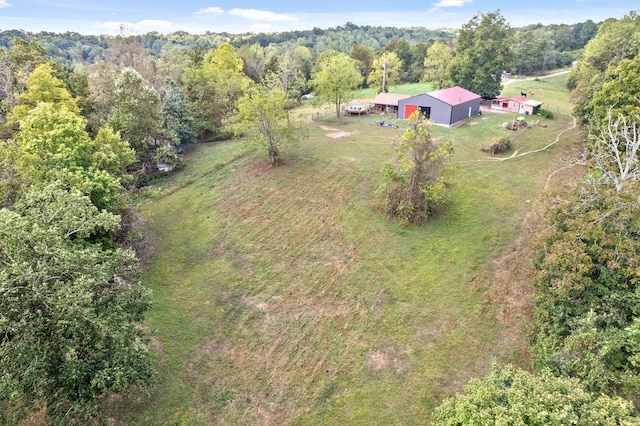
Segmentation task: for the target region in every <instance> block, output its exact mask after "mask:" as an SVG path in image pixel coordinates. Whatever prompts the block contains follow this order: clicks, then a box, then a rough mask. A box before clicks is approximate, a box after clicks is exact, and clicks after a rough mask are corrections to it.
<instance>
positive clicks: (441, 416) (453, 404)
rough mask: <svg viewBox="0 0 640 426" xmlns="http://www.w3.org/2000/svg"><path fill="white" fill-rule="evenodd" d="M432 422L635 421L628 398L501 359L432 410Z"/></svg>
mask: <svg viewBox="0 0 640 426" xmlns="http://www.w3.org/2000/svg"><path fill="white" fill-rule="evenodd" d="M435 424H436V425H443V426H444V425H452V426H453V425H499V424H504V425H539V426H543V425H571V424H583V425H598V424H600V425H604V424H611V425H614V424H615V425H621V424H624V425H637V424H638V418H636V417H634V416H633V404H632V403H631V402H630V401H626V400H624V399H621V398H618V397H608V396H605V395H600V394H597V393H596V394H593V393H590V392H588V391H587V390H585V389H584V387H583V386H582V385H581V384H580V382H579V381H578V380H576V379H570V378H559V377H554V376H553V375H552V374H551V373H550V372H549V371H548V370H544V371H541V372H540V373H538V374H531V373H528V372H526V371H522V370H518V369H515V368H514V367H512V366H510V365H507V366H504V367H500V366H494V367H493V369H492V371H491V372H490V373H489V374H488V375H486V376H485V377H482V378H479V379H471V380H470V381H469V383H468V384H467V386H466V387H465V389H464V391H463V393H462V394H460V395H458V396H456V397H454V398H448V399H446V400H445V401H444V402H443V403H442V404H441V405H440V406H439V407H437V408H436V410H435Z"/></svg>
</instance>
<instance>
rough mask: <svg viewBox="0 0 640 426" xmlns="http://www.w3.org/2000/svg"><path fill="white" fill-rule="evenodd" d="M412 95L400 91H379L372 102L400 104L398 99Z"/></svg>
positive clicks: (377, 103)
mask: <svg viewBox="0 0 640 426" xmlns="http://www.w3.org/2000/svg"><path fill="white" fill-rule="evenodd" d="M410 97H411V95H403V94H400V93H378V95H377V96H376V97H375V98H373V100H372V101H371V103H373V104H376V105H392V106H398V101H401V100H402V99H406V98H410Z"/></svg>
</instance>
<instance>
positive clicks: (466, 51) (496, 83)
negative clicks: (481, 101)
mask: <svg viewBox="0 0 640 426" xmlns="http://www.w3.org/2000/svg"><path fill="white" fill-rule="evenodd" d="M513 42H514V30H513V29H512V28H511V27H510V26H509V24H508V23H507V21H506V20H505V19H504V17H503V16H502V14H501V13H500V11H495V12H491V13H487V14H482V13H481V14H478V15H475V16H474V17H473V18H472V19H471V20H470V21H469V22H467V23H466V24H464V25H463V26H462V29H461V30H460V32H459V33H458V38H457V41H456V50H455V58H454V60H453V62H452V64H451V79H452V80H453V82H454V84H456V85H458V86H461V87H464V88H465V89H467V90H470V91H472V92H475V93H477V94H479V95H480V96H487V97H493V96H498V95H499V94H500V90H501V81H502V71H504V70H507V69H511V65H512V62H513V49H512V47H513Z"/></svg>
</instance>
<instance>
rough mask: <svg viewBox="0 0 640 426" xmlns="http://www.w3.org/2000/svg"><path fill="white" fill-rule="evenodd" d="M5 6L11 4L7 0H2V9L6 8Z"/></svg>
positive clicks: (0, 0) (0, 7)
mask: <svg viewBox="0 0 640 426" xmlns="http://www.w3.org/2000/svg"><path fill="white" fill-rule="evenodd" d="M5 7H11V5H10V4H9V3H7V1H6V0H0V9H4V8H5Z"/></svg>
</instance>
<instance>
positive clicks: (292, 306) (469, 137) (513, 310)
mask: <svg viewBox="0 0 640 426" xmlns="http://www.w3.org/2000/svg"><path fill="white" fill-rule="evenodd" d="M563 81H566V76H561V77H556V78H553V79H549V80H548V81H547V82H544V83H542V82H533V81H531V82H527V84H528V85H529V86H528V87H529V88H531V87H535V89H534V90H536V91H539V93H540V96H538V97H537V98H536V99H538V98H539V99H540V100H542V101H543V102H546V100H545V99H553V101H552V102H553V103H554V104H557V107H558V108H559V113H558V114H556V119H555V120H550V121H545V122H543V123H541V124H542V125H538V126H534V127H532V128H529V129H525V130H518V131H517V132H511V133H509V132H508V131H507V130H505V129H504V128H503V127H502V126H501V124H502V123H504V122H506V121H509V120H511V119H512V117H511V116H510V115H504V114H484V115H483V116H482V117H478V118H476V119H473V120H470V121H468V122H467V123H465V124H464V125H463V126H461V127H459V128H457V129H444V128H436V129H434V134H435V135H436V136H437V137H438V138H450V139H452V140H453V141H454V145H455V154H454V162H455V167H456V173H455V181H454V185H453V187H452V189H451V202H450V205H449V207H448V209H447V211H446V212H445V214H444V215H442V216H441V217H439V218H437V219H436V220H434V221H433V222H432V223H429V224H428V225H426V226H423V227H420V228H403V227H400V226H398V225H397V224H395V223H394V222H393V221H390V220H389V219H388V218H386V217H384V215H382V214H381V213H380V205H379V204H380V200H379V197H378V195H377V194H376V187H377V186H378V184H379V179H380V176H379V173H378V172H379V170H380V168H381V166H382V164H383V163H384V162H385V161H386V160H387V159H388V157H389V152H390V144H391V143H392V142H393V141H394V140H395V138H397V137H398V136H400V135H401V134H402V129H391V128H382V127H380V126H376V125H375V124H372V123H371V122H369V121H367V120H366V119H365V118H363V119H355V118H354V119H349V120H346V119H341V120H337V119H335V120H326V121H323V122H315V123H311V122H310V121H309V123H308V129H309V134H310V137H309V139H308V140H305V141H303V142H302V143H301V144H300V146H299V147H298V148H296V149H294V150H290V151H289V152H288V153H287V156H286V161H285V164H284V165H283V166H281V167H278V168H270V167H269V166H268V161H267V159H266V158H261V157H254V156H246V155H243V154H242V153H243V150H242V145H241V143H240V142H227V143H219V144H208V145H206V144H203V145H196V146H194V147H193V148H192V149H190V150H189V151H188V153H187V156H188V159H187V160H188V161H187V162H188V167H187V168H186V169H185V170H184V171H182V172H179V173H178V174H176V175H175V176H174V177H173V178H172V179H170V180H167V181H165V182H164V183H161V184H158V185H156V186H154V187H151V188H148V189H147V191H146V193H145V198H144V201H143V202H142V203H141V205H140V209H141V210H142V211H144V212H145V213H146V214H147V215H148V218H149V221H148V227H149V231H150V235H151V236H152V237H151V238H150V241H149V244H150V245H152V246H153V247H154V248H155V254H154V255H153V256H152V257H151V259H150V261H149V262H148V263H147V265H146V272H145V275H144V282H145V284H146V285H148V286H149V287H151V288H152V289H153V294H154V296H153V297H154V307H153V309H152V311H151V312H150V313H149V315H148V317H147V324H148V327H149V331H150V333H151V335H152V337H153V340H152V344H153V347H154V350H155V351H156V353H157V368H158V371H159V380H158V383H157V385H156V386H155V387H154V388H153V389H151V391H150V394H149V395H142V394H137V393H132V394H129V395H125V396H123V397H121V398H114V399H113V400H111V401H110V402H109V404H108V406H107V413H108V414H109V416H110V417H111V419H112V423H113V424H143V425H159V424H163V425H164V424H166V425H169V424H171V425H176V424H180V425H183V424H184V425H209V424H234V425H235V424H260V425H282V424H295V425H317V424H332V425H337V424H367V425H369V424H407V425H409V424H411V425H414V424H428V423H429V421H430V416H431V412H432V410H433V408H434V407H435V406H437V405H438V404H439V403H440V401H441V400H442V398H444V397H445V396H449V395H452V394H453V393H455V392H457V391H459V390H460V389H461V387H462V386H463V385H464V384H465V383H466V382H467V381H468V380H469V378H471V377H476V376H480V375H482V374H484V373H486V372H487V371H488V370H489V368H490V366H491V364H492V363H495V362H512V363H516V364H518V365H520V366H523V367H525V368H526V367H527V366H528V364H527V363H528V355H527V344H526V333H527V324H528V318H529V314H530V308H531V304H530V299H529V297H530V293H529V288H530V279H529V278H530V274H531V271H530V269H531V268H530V266H529V261H528V259H527V258H526V254H527V253H528V244H527V243H528V242H529V241H530V240H529V239H527V238H524V237H523V236H526V231H530V230H531V229H532V228H531V226H530V223H531V222H530V221H529V222H528V219H529V218H530V217H531V216H532V215H531V213H532V212H535V210H536V208H535V206H536V205H537V201H536V200H537V199H538V198H539V196H540V194H541V192H542V190H543V188H545V185H548V183H549V180H548V178H549V177H550V176H551V174H552V173H553V172H554V171H556V170H558V169H560V168H562V167H565V163H564V160H566V159H567V158H568V157H569V156H570V155H571V150H570V148H571V146H572V145H573V143H574V141H575V139H576V135H577V133H576V130H573V129H571V128H572V120H571V118H570V117H569V116H568V115H565V114H563V113H561V112H564V111H566V112H568V111H570V106H569V104H568V100H567V94H566V91H565V90H564V89H563ZM534 84H535V85H538V84H539V85H540V88H538V86H534ZM509 89H510V90H514V91H515V90H519V89H518V87H517V86H515V85H514V86H512V87H510V88H509ZM308 114H309V111H307V110H304V109H303V110H301V111H300V112H299V116H300V117H301V118H303V119H304V118H305V117H308V116H309V115H308ZM543 126H544V127H543ZM566 129H570V130H566ZM563 131H564V133H561V132H563ZM505 132H507V134H509V135H511V137H512V138H513V144H514V150H512V151H511V152H507V153H505V154H503V155H501V156H500V157H491V156H488V155H487V154H484V153H482V152H480V150H479V147H480V146H481V144H482V142H483V141H484V140H487V139H489V138H492V137H497V136H500V135H504V134H505ZM559 134H560V137H557V136H558V135H559ZM543 147H547V149H545V150H541V151H537V152H536V150H538V149H541V148H543ZM556 176H557V175H556Z"/></svg>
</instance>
